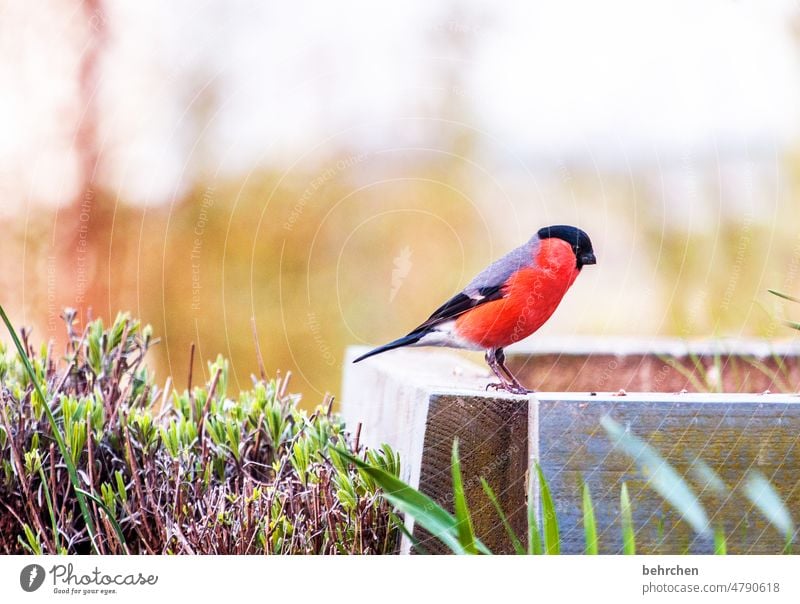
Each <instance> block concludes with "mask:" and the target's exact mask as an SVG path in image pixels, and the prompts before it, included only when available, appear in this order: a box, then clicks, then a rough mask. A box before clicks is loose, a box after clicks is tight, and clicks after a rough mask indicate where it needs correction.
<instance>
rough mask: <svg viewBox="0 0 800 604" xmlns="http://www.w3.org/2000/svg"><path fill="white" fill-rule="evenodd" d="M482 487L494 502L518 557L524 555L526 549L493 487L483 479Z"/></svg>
mask: <svg viewBox="0 0 800 604" xmlns="http://www.w3.org/2000/svg"><path fill="white" fill-rule="evenodd" d="M481 486H482V487H483V492H484V493H486V496H487V497H488V498H489V501H491V502H492V505H493V506H494V509H495V512H497V517H498V518H500V522H502V523H503V528H504V529H505V530H506V535H508V539H509V541H511V545H512V547H513V548H514V551H515V552H516V553H517V555H520V556H522V555H524V554H525V548H524V547H523V546H522V542H521V541H520V540H519V537H517V533H515V532H514V528H513V527H512V526H511V523H510V522H509V521H508V516H506V514H505V512H503V508H502V506H501V505H500V502H499V501H498V500H497V495H495V493H494V491H493V490H492V487H490V486H489V483H488V482H486V480H485V479H484V478H483V477H481Z"/></svg>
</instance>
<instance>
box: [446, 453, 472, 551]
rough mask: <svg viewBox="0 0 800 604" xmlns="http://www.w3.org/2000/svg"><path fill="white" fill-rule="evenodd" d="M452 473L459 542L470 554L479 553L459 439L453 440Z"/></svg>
mask: <svg viewBox="0 0 800 604" xmlns="http://www.w3.org/2000/svg"><path fill="white" fill-rule="evenodd" d="M450 464H451V465H450V473H451V475H452V478H453V508H454V509H455V513H456V522H457V525H456V526H457V528H458V540H459V542H460V543H461V547H463V548H464V551H465V552H466V553H468V554H475V553H477V549H476V547H475V531H474V530H473V528H472V518H470V515H469V506H468V505H467V497H466V495H465V493H464V482H463V481H462V479H461V462H460V461H459V459H458V439H457V438H456V439H455V440H453V452H452V455H451V459H450Z"/></svg>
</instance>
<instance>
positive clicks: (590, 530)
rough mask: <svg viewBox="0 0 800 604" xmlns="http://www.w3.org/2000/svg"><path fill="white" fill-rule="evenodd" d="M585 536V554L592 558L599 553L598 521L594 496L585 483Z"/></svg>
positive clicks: (583, 490)
mask: <svg viewBox="0 0 800 604" xmlns="http://www.w3.org/2000/svg"><path fill="white" fill-rule="evenodd" d="M582 492H583V534H584V536H585V539H586V549H585V552H586V553H587V554H588V555H590V556H596V555H597V553H598V541H597V520H596V519H595V515H594V505H592V494H591V493H590V492H589V485H588V484H586V483H585V482H584V483H583V489H582Z"/></svg>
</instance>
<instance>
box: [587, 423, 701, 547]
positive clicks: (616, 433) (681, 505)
mask: <svg viewBox="0 0 800 604" xmlns="http://www.w3.org/2000/svg"><path fill="white" fill-rule="evenodd" d="M600 423H601V425H602V426H603V428H605V430H606V432H607V433H608V436H609V438H610V439H611V442H612V443H613V445H614V446H615V447H619V448H620V449H622V450H623V451H624V452H625V453H626V454H627V455H628V456H629V457H630V458H631V459H633V461H634V462H635V463H636V464H637V465H638V466H639V469H640V470H641V472H642V474H644V475H645V476H646V477H647V485H648V486H649V487H651V488H652V489H653V490H655V491H656V492H657V493H658V494H659V495H661V496H662V497H663V498H664V499H666V500H667V501H668V502H669V503H670V504H672V506H673V507H674V508H675V509H677V510H678V512H680V514H681V516H682V517H683V519H684V520H686V521H687V522H688V523H689V524H690V525H691V526H692V528H693V529H694V530H695V532H697V533H698V534H700V535H703V536H710V533H711V529H710V525H709V522H708V516H707V515H706V511H705V509H704V508H703V505H702V504H701V503H700V500H699V499H698V498H697V496H696V495H695V494H694V491H692V489H691V487H690V486H689V485H688V484H687V483H686V481H685V480H684V479H683V478H682V477H681V475H680V474H678V472H677V471H676V470H675V469H674V468H673V467H672V466H671V465H670V464H669V463H667V461H666V460H665V459H663V458H662V457H661V455H659V453H658V452H657V451H656V450H655V449H654V448H653V447H651V446H650V445H648V444H647V443H645V442H644V441H643V440H641V439H640V438H638V437H637V436H635V435H634V434H632V433H631V432H629V431H627V430H625V429H624V428H623V427H622V426H620V425H619V424H618V423H617V422H615V421H614V420H613V419H611V418H610V417H608V416H605V417H603V418H602V419H601V420H600Z"/></svg>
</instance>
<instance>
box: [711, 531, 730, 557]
mask: <svg viewBox="0 0 800 604" xmlns="http://www.w3.org/2000/svg"><path fill="white" fill-rule="evenodd" d="M714 553H715V554H716V555H717V556H725V555H727V553H728V540H727V538H726V537H725V529H724V528H723V527H722V525H720V526H718V527H717V530H715V531H714Z"/></svg>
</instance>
